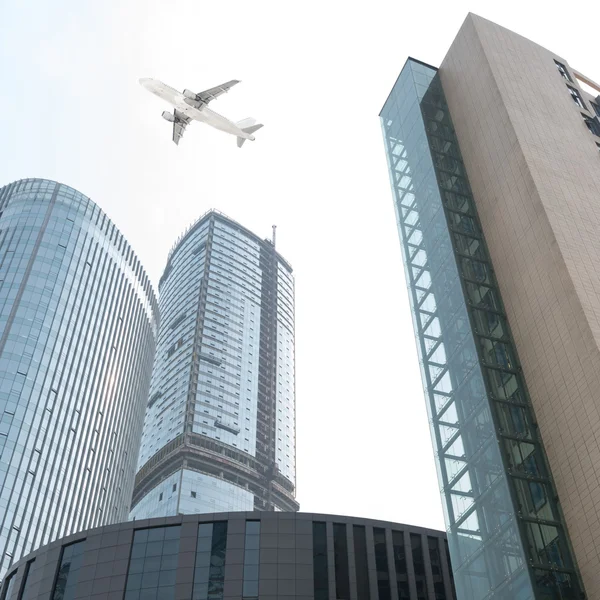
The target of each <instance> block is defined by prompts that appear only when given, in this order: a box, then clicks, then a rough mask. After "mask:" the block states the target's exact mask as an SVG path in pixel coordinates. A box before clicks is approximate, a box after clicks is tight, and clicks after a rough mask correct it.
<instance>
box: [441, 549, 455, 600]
mask: <svg viewBox="0 0 600 600" xmlns="http://www.w3.org/2000/svg"><path fill="white" fill-rule="evenodd" d="M444 552H445V553H446V563H447V564H448V575H449V577H450V587H451V588H452V600H455V598H456V588H455V587H454V570H453V568H452V563H451V562H450V549H449V548H448V540H447V539H446V538H444Z"/></svg>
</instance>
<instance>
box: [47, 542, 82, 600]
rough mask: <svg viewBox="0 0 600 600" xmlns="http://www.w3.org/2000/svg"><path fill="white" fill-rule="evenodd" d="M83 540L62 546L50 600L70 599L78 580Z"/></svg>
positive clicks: (73, 594)
mask: <svg viewBox="0 0 600 600" xmlns="http://www.w3.org/2000/svg"><path fill="white" fill-rule="evenodd" d="M84 544H85V540H82V541H81V542H75V543H74V544H69V545H68V546H63V549H62V552H61V558H60V564H59V567H58V573H57V575H56V582H55V583H54V590H53V592H52V600H72V599H73V598H74V596H75V587H76V586H77V582H78V580H79V568H80V567H81V563H82V560H83V548H84Z"/></svg>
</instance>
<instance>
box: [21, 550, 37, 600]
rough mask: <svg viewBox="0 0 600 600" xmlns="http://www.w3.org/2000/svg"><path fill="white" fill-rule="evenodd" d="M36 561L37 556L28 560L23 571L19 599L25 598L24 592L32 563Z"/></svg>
mask: <svg viewBox="0 0 600 600" xmlns="http://www.w3.org/2000/svg"><path fill="white" fill-rule="evenodd" d="M34 562H35V558H32V559H31V560H28V561H27V564H26V565H25V573H23V579H22V580H21V588H20V589H19V596H18V599H17V600H23V594H24V593H25V589H26V587H27V579H28V578H29V571H31V565H32V564H33V563H34Z"/></svg>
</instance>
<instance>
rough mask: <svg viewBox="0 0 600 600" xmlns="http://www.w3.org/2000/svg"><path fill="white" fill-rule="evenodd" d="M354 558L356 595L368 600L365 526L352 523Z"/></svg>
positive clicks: (369, 593) (369, 597) (369, 592)
mask: <svg viewBox="0 0 600 600" xmlns="http://www.w3.org/2000/svg"><path fill="white" fill-rule="evenodd" d="M354 560H355V564H356V590H357V592H358V597H359V598H360V599H361V600H370V599H371V591H370V589H369V563H368V561H367V536H366V532H365V528H364V527H362V526H360V525H354Z"/></svg>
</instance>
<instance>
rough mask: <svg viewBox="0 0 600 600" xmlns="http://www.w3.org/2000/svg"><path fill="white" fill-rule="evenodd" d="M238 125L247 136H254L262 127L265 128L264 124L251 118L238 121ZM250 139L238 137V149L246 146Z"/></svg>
mask: <svg viewBox="0 0 600 600" xmlns="http://www.w3.org/2000/svg"><path fill="white" fill-rule="evenodd" d="M236 125H237V126H238V127H239V128H240V129H241V130H242V131H243V132H244V133H247V134H252V133H254V132H255V131H258V130H259V129H260V128H261V127H263V125H262V123H257V122H256V120H255V119H253V118H252V117H249V118H247V119H242V120H241V121H238V122H237V123H236ZM247 139H248V138H243V137H238V138H237V146H238V148H241V147H242V146H243V145H244V142H245V141H246V140H247Z"/></svg>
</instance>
